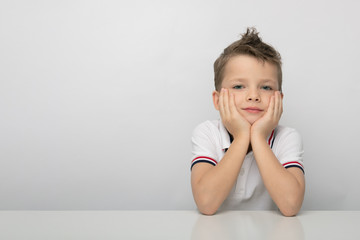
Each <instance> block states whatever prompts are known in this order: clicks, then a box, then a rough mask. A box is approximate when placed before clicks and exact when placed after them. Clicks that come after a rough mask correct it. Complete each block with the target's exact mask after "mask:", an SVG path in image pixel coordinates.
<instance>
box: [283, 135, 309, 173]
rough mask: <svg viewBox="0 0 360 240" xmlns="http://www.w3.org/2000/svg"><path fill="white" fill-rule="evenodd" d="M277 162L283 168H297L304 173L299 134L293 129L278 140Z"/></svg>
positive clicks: (302, 152)
mask: <svg viewBox="0 0 360 240" xmlns="http://www.w3.org/2000/svg"><path fill="white" fill-rule="evenodd" d="M279 146H280V148H279V153H278V156H277V157H278V160H279V161H280V163H281V164H282V165H283V166H284V167H285V168H291V167H297V168H300V169H301V170H302V171H303V172H304V173H305V170H304V163H303V155H304V150H303V143H302V139H301V136H300V134H299V133H298V132H297V131H296V130H295V129H290V130H288V131H286V133H285V134H283V135H282V136H281V137H280V140H279Z"/></svg>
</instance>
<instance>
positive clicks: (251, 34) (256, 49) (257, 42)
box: [214, 28, 282, 91]
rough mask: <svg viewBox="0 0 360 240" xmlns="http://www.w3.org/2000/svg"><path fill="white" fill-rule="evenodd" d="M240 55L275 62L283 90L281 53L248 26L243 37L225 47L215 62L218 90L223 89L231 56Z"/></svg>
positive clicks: (216, 87) (215, 77) (216, 86)
mask: <svg viewBox="0 0 360 240" xmlns="http://www.w3.org/2000/svg"><path fill="white" fill-rule="evenodd" d="M238 55H248V56H253V57H255V58H256V59H258V60H260V61H263V62H269V63H272V64H274V65H275V66H276V67H277V69H278V83H279V90H280V91H281V85H282V71H281V56H280V53H279V52H278V51H276V50H275V49H274V48H273V47H272V46H270V45H268V44H266V43H264V42H263V41H262V40H261V38H260V37H259V33H258V32H257V31H256V29H255V28H247V30H246V33H244V34H243V35H241V39H240V40H238V41H236V42H234V43H232V44H231V45H230V46H228V47H227V48H225V49H224V51H223V52H222V53H221V55H220V56H219V57H218V58H217V59H216V61H215V62H214V75H215V76H214V80H215V89H216V90H217V91H220V89H221V83H222V80H223V77H224V70H225V66H226V63H227V62H228V61H229V60H230V58H232V57H235V56H238Z"/></svg>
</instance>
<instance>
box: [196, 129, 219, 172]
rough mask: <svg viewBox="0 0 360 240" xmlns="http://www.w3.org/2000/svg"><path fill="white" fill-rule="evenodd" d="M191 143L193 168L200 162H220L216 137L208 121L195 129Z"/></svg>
mask: <svg viewBox="0 0 360 240" xmlns="http://www.w3.org/2000/svg"><path fill="white" fill-rule="evenodd" d="M191 144H192V159H191V169H192V167H193V166H194V165H195V164H197V163H199V162H205V163H209V164H211V165H214V166H216V165H217V164H218V162H219V160H218V159H217V154H216V143H215V137H214V133H213V132H212V131H211V126H210V124H209V123H208V122H204V123H202V124H200V125H198V126H197V127H196V128H195V129H194V131H193V134H192V138H191Z"/></svg>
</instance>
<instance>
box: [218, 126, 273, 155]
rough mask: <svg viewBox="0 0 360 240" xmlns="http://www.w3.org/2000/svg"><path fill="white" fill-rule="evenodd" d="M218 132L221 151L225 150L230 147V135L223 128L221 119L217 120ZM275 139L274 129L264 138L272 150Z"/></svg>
mask: <svg viewBox="0 0 360 240" xmlns="http://www.w3.org/2000/svg"><path fill="white" fill-rule="evenodd" d="M219 122H220V125H219V130H220V136H221V146H222V149H223V150H227V149H228V148H229V147H230V145H231V140H230V134H229V132H228V131H227V129H226V128H225V126H224V124H223V123H222V121H221V119H220V120H219ZM274 139H275V129H274V130H272V131H271V133H270V135H269V136H268V137H267V138H266V142H267V143H268V144H269V145H270V147H271V148H272V145H273V143H274Z"/></svg>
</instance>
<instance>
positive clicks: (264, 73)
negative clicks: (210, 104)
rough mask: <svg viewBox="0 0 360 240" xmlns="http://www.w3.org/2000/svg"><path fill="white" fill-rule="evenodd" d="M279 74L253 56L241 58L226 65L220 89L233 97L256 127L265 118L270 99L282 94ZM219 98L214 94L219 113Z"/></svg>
mask: <svg viewBox="0 0 360 240" xmlns="http://www.w3.org/2000/svg"><path fill="white" fill-rule="evenodd" d="M277 73H278V71H277V67H276V66H275V65H274V64H271V63H268V62H265V63H264V62H262V61H260V60H258V59H256V58H255V57H252V56H247V55H239V56H235V57H232V58H231V59H230V60H229V61H228V62H227V64H226V66H225V69H224V76H223V81H222V84H221V87H222V88H226V89H228V90H229V93H232V94H234V96H235V104H236V107H237V110H238V111H239V112H240V113H241V115H242V116H243V117H244V118H245V119H246V120H247V121H248V122H249V123H250V124H253V123H254V122H255V121H256V120H258V119H259V118H261V117H262V116H263V115H264V114H265V112H266V111H267V108H268V106H269V103H270V98H271V96H273V95H274V93H275V91H278V90H279V83H278V79H277V77H278V74H277ZM219 96H220V93H219V92H218V91H214V93H213V100H214V105H215V108H216V109H217V110H219ZM281 96H283V95H281Z"/></svg>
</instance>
